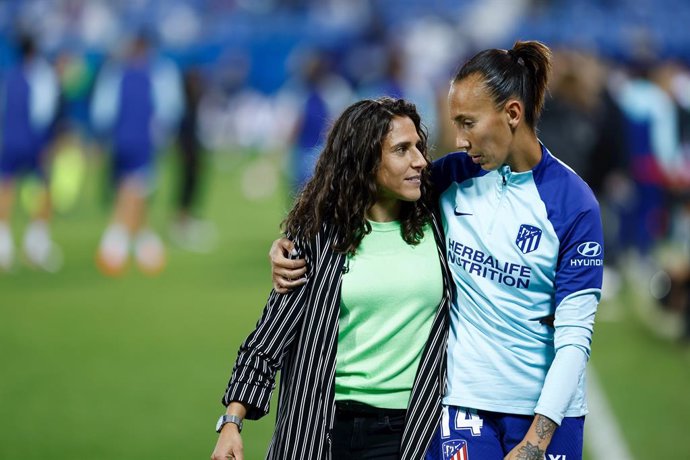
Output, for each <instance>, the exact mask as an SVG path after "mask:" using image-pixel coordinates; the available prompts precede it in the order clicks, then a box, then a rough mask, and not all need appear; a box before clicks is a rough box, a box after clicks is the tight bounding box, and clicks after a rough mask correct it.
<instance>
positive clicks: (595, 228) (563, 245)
mask: <svg viewBox="0 0 690 460" xmlns="http://www.w3.org/2000/svg"><path fill="white" fill-rule="evenodd" d="M603 240H604V235H603V230H602V225H601V217H600V214H599V207H598V205H596V202H595V203H594V204H593V205H592V206H590V207H589V208H587V209H584V210H582V211H580V212H579V213H577V215H576V216H575V218H574V219H573V221H572V222H571V224H570V225H569V228H568V229H567V231H566V232H565V233H564V234H563V236H562V238H561V241H560V246H559V254H558V265H557V267H556V280H555V286H556V292H555V298H554V304H555V306H556V309H558V306H559V305H560V303H561V302H562V301H563V299H565V298H566V297H568V296H570V295H572V294H574V293H576V292H580V291H585V290H593V291H595V292H596V294H597V297H598V296H599V295H600V294H601V283H602V278H603V275H604V245H603Z"/></svg>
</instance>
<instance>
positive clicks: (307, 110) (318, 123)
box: [284, 49, 353, 195]
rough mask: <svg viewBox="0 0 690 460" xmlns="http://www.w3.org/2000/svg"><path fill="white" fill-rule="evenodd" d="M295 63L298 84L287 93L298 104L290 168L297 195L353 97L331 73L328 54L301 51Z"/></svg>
mask: <svg viewBox="0 0 690 460" xmlns="http://www.w3.org/2000/svg"><path fill="white" fill-rule="evenodd" d="M293 59H294V60H295V61H296V62H295V65H296V66H298V69H299V71H298V72H297V78H296V81H291V82H288V84H287V85H286V87H285V88H284V91H289V92H291V93H293V98H294V99H295V100H296V102H295V106H296V109H297V120H296V122H295V126H294V129H293V134H292V136H291V138H292V139H291V144H292V151H291V154H290V161H289V168H288V170H289V177H290V188H291V191H292V194H293V195H296V194H297V193H299V191H300V190H301V189H302V187H303V186H304V184H306V183H307V181H308V180H309V179H310V178H311V175H312V173H313V172H314V165H315V164H316V161H317V159H318V155H319V151H320V149H321V147H322V146H323V143H324V141H325V136H326V132H327V130H328V127H329V125H330V123H331V122H332V121H333V118H334V114H336V113H339V112H340V111H341V110H342V109H343V107H344V106H345V105H346V104H348V103H350V101H351V99H352V97H353V95H352V92H351V90H350V87H349V85H348V83H347V82H346V81H345V80H344V79H343V78H342V77H340V76H339V75H338V74H337V73H336V72H334V71H333V70H332V68H331V67H332V65H333V62H332V60H331V58H330V55H329V53H328V52H326V51H325V50H316V49H314V50H298V52H297V53H295V55H294V56H293Z"/></svg>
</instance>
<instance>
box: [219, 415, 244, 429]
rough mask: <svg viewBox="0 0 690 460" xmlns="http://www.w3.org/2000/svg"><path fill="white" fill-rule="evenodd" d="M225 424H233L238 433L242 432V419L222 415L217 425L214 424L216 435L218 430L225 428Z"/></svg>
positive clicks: (235, 416)
mask: <svg viewBox="0 0 690 460" xmlns="http://www.w3.org/2000/svg"><path fill="white" fill-rule="evenodd" d="M226 423H234V424H235V425H237V429H238V431H239V432H240V433H241V432H242V419H241V418H239V417H238V416H237V415H227V414H223V415H221V416H220V418H219V419H218V423H216V433H220V430H222V429H223V426H225V424H226Z"/></svg>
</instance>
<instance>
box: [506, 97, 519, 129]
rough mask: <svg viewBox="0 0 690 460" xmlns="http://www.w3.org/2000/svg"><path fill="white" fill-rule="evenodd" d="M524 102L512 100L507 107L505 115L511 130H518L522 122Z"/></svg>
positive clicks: (507, 103)
mask: <svg viewBox="0 0 690 460" xmlns="http://www.w3.org/2000/svg"><path fill="white" fill-rule="evenodd" d="M522 112H523V107H522V102H520V101H519V100H517V99H510V100H509V101H508V102H506V105H505V114H506V117H507V119H508V125H510V128H511V129H516V128H517V127H518V125H519V124H520V121H522Z"/></svg>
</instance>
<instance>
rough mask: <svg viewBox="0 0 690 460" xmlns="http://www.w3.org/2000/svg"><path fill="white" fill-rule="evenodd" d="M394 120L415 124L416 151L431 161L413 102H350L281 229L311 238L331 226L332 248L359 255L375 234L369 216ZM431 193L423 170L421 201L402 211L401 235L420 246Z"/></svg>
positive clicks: (426, 175) (403, 204)
mask: <svg viewBox="0 0 690 460" xmlns="http://www.w3.org/2000/svg"><path fill="white" fill-rule="evenodd" d="M395 117H408V118H409V119H410V120H412V122H413V123H414V125H415V128H416V130H417V134H418V135H419V138H420V143H419V145H418V146H417V147H418V149H419V151H420V152H422V155H423V156H424V158H425V159H426V160H427V162H430V159H429V157H428V154H427V133H426V129H425V127H424V126H423V125H422V122H421V119H420V117H419V114H418V113H417V108H416V107H415V106H414V104H412V103H410V102H407V101H405V100H403V99H392V98H389V97H382V98H379V99H373V100H372V99H366V100H362V101H359V102H356V103H354V104H352V105H351V106H349V107H348V108H347V109H345V111H344V112H343V113H342V115H340V117H338V119H337V120H336V121H335V123H334V124H333V126H332V128H331V130H330V132H329V134H328V139H327V141H326V145H325V147H324V148H323V150H322V151H321V154H320V156H319V160H318V162H317V163H316V168H315V170H314V175H313V177H312V178H311V179H310V180H309V181H308V182H307V184H306V185H305V186H304V188H303V189H302V191H301V192H300V193H299V195H298V196H297V198H296V201H295V205H294V206H293V208H292V210H291V211H290V213H289V214H288V216H287V218H286V219H285V221H283V230H284V231H285V232H286V233H287V234H288V235H290V237H292V238H302V239H305V240H311V239H312V238H314V237H316V235H317V233H318V232H319V230H320V229H321V227H322V226H323V225H324V224H327V225H331V226H333V227H334V229H335V232H336V238H335V243H334V244H333V250H335V251H336V252H340V253H349V254H353V253H354V252H355V250H356V249H357V247H358V246H359V244H360V242H361V241H362V238H363V237H364V236H365V235H367V234H368V233H369V232H371V225H370V224H369V222H368V221H367V219H366V218H365V212H366V211H367V210H368V209H369V208H370V207H371V206H372V205H373V204H374V203H375V202H376V198H377V195H378V190H377V185H376V173H377V171H378V168H379V164H380V163H381V153H382V150H383V143H384V140H385V138H386V136H387V135H388V132H389V131H390V129H391V120H393V118H395ZM430 191H431V180H430V177H429V170H428V168H424V169H423V170H422V185H421V198H420V199H419V200H417V201H414V202H407V201H405V202H403V203H402V206H401V210H400V218H399V220H400V223H401V233H402V237H403V239H404V240H405V242H407V243H408V244H418V243H419V241H420V240H421V238H422V237H423V236H424V232H423V229H424V226H425V225H426V224H427V223H428V222H429V221H430V218H431V209H432V206H431V202H430V201H431V193H430Z"/></svg>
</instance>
